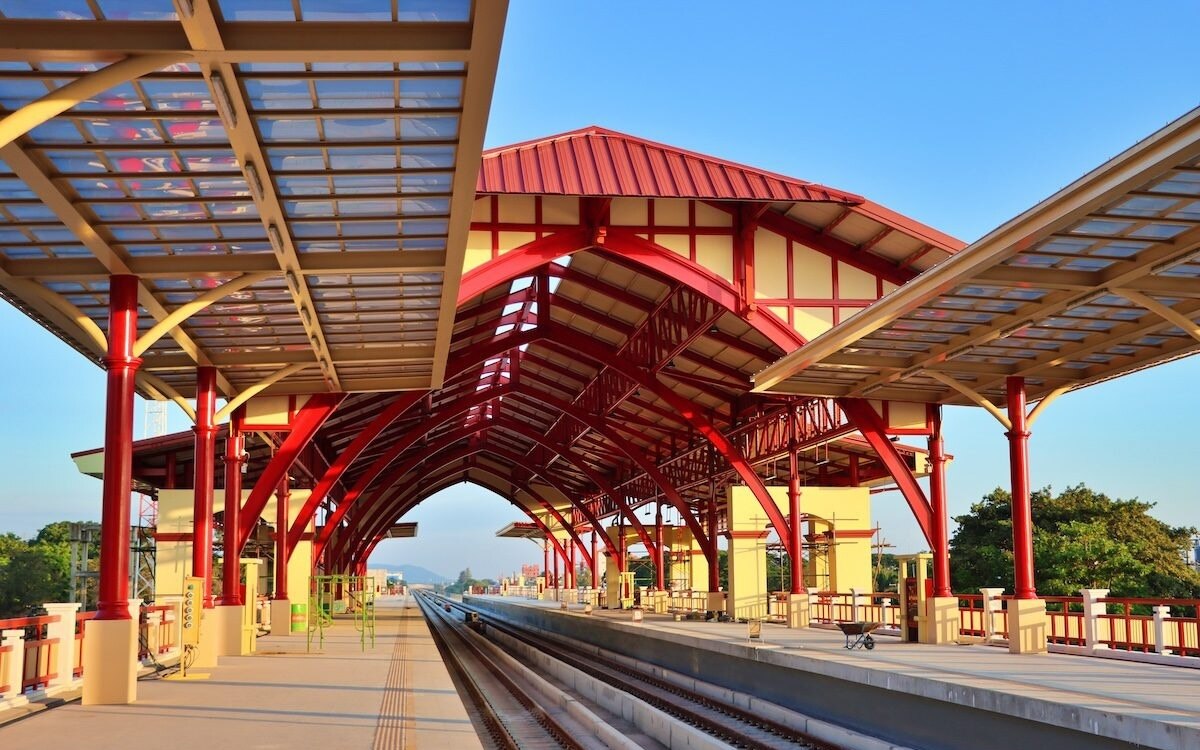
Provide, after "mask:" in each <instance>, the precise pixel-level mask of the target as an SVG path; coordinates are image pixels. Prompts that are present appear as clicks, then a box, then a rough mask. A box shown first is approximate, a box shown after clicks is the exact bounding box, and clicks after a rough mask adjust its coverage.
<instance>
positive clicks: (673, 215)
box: [654, 199, 689, 227]
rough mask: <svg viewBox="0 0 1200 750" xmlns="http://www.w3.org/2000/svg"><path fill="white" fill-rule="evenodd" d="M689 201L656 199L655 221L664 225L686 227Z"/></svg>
mask: <svg viewBox="0 0 1200 750" xmlns="http://www.w3.org/2000/svg"><path fill="white" fill-rule="evenodd" d="M688 222H689V218H688V201H685V200H662V199H658V200H655V201H654V223H655V224H656V225H661V226H664V227H686V226H687V225H688Z"/></svg>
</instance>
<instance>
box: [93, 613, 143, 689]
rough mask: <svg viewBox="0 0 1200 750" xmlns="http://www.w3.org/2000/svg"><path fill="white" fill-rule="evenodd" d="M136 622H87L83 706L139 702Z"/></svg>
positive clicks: (131, 620)
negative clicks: (136, 666)
mask: <svg viewBox="0 0 1200 750" xmlns="http://www.w3.org/2000/svg"><path fill="white" fill-rule="evenodd" d="M137 654H138V627H137V620H133V619H130V620H88V621H87V622H86V623H84V625H83V676H84V679H83V705H85V706H103V705H114V704H123V703H133V702H134V701H135V700H137V671H136V669H135V668H134V662H136V661H137Z"/></svg>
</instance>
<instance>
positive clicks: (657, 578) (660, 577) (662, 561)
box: [654, 503, 667, 591]
mask: <svg viewBox="0 0 1200 750" xmlns="http://www.w3.org/2000/svg"><path fill="white" fill-rule="evenodd" d="M664 547H665V545H664V544H663V524H662V504H661V503H660V504H659V506H658V514H657V515H656V516H655V517H654V588H655V589H656V590H658V591H666V590H667V586H666V571H665V570H664V569H665V568H666V562H667V555H666V552H665V551H664Z"/></svg>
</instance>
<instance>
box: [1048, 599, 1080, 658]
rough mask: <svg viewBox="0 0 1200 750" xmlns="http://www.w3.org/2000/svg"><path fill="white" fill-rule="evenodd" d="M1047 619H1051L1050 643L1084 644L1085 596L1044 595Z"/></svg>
mask: <svg viewBox="0 0 1200 750" xmlns="http://www.w3.org/2000/svg"><path fill="white" fill-rule="evenodd" d="M1042 600H1043V601H1045V602H1046V619H1047V620H1049V624H1050V634H1049V635H1048V636H1047V638H1046V640H1047V642H1049V643H1061V644H1063V645H1066V646H1084V645H1087V644H1086V639H1085V638H1084V632H1083V631H1084V625H1083V598H1082V597H1078V596H1043V597H1042Z"/></svg>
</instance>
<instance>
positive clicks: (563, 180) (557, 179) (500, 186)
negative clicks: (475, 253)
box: [476, 126, 864, 205]
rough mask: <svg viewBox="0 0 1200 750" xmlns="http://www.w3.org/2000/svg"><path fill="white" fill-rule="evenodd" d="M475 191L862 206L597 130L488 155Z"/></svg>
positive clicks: (834, 193) (812, 186)
mask: <svg viewBox="0 0 1200 750" xmlns="http://www.w3.org/2000/svg"><path fill="white" fill-rule="evenodd" d="M476 189H477V191H478V192H480V193H526V194H537V195H592V196H624V197H641V198H698V199H711V200H742V201H789V202H795V201H816V202H833V203H843V204H848V205H858V204H860V203H862V202H863V201H864V198H862V197H861V196H858V195H855V194H853V193H847V192H844V191H841V190H835V189H833V188H828V187H825V186H824V185H818V184H816V183H813V182H805V181H803V180H797V179H793V178H791V177H785V176H783V175H779V174H775V173H773V172H767V171H765V170H762V169H755V168H754V167H747V166H744V165H742V164H735V163H733V162H730V161H725V160H723V159H716V158H713V157H711V156H705V155H703V154H697V153H694V152H692V151H685V150H684V149H680V148H675V147H674V146H667V145H664V144H661V143H655V142H653V141H647V140H644V139H642V138H635V137H633V136H630V135H625V134H624V133H618V132H615V131H612V130H606V129H604V128H600V127H596V126H592V127H588V128H583V129H582V130H575V131H571V132H569V133H562V134H560V135H554V136H550V137H547V138H540V139H538V140H534V141H526V142H524V143H517V144H514V145H512V146H503V147H501V148H494V149H489V150H487V151H484V152H483V165H482V166H481V167H480V170H479V182H478V186H477V188H476Z"/></svg>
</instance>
